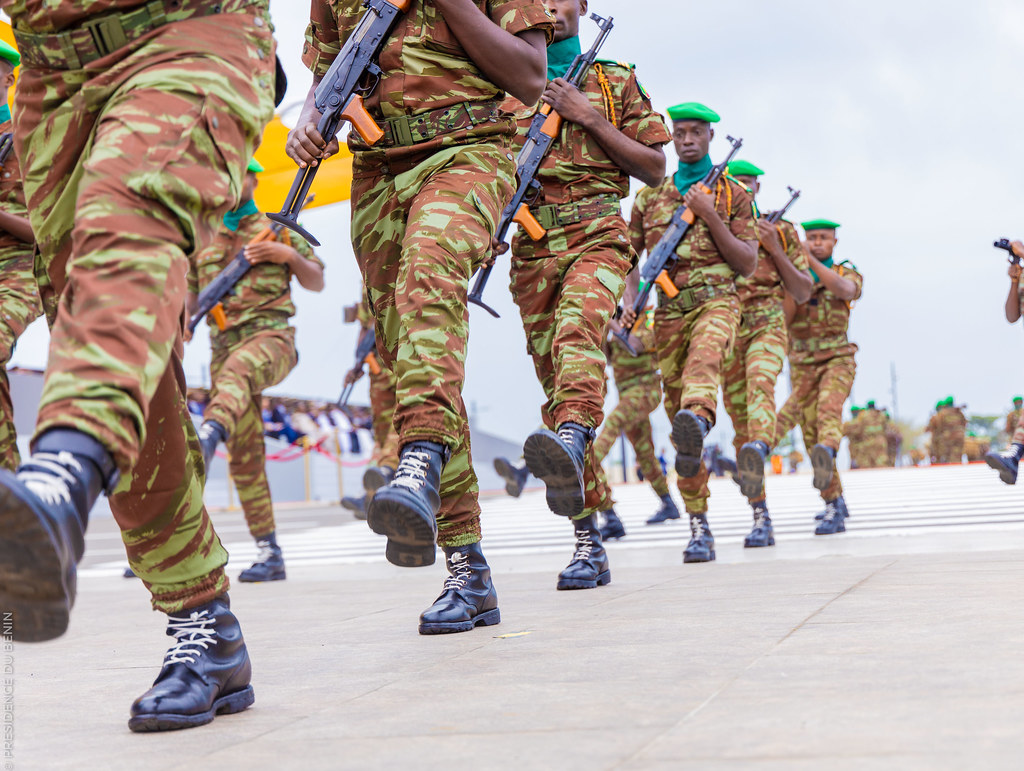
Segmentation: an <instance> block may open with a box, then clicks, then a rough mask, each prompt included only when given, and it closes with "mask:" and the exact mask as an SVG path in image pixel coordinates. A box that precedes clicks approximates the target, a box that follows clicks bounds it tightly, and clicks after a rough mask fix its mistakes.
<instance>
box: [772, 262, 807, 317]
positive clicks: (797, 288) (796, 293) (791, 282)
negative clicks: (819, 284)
mask: <svg viewBox="0 0 1024 771" xmlns="http://www.w3.org/2000/svg"><path fill="white" fill-rule="evenodd" d="M769 254H771V256H772V259H773V260H774V261H775V267H776V268H778V270H779V275H780V276H781V277H782V284H783V286H785V287H786V291H787V292H789V293H790V294H791V295H792V296H793V299H794V300H795V301H796V302H797V303H800V304H803V303H805V302H807V301H808V300H810V299H811V293H812V292H814V279H812V278H811V277H810V275H808V274H807V273H805V272H804V271H802V270H799V269H798V268H797V267H796V265H794V264H793V263H792V261H791V260H790V259H789V255H788V254H786V253H785V252H784V251H783V250H782V249H777V250H772V251H770V252H769Z"/></svg>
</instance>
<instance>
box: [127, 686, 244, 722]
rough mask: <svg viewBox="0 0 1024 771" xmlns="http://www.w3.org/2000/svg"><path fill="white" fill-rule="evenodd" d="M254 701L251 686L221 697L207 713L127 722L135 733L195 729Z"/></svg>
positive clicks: (138, 717) (136, 718)
mask: <svg viewBox="0 0 1024 771" xmlns="http://www.w3.org/2000/svg"><path fill="white" fill-rule="evenodd" d="M254 701H256V695H255V694H254V693H253V690H252V686H251V685H247V686H246V687H245V688H243V689H242V690H241V691H235V692H234V693H229V694H228V695H227V696H221V697H220V698H219V699H217V700H216V701H215V702H214V703H213V707H212V708H211V709H210V710H209V711H208V712H201V713H199V714H198V715H175V714H160V713H150V714H143V715H134V716H133V717H132V718H131V719H129V720H128V727H129V728H130V729H131V730H132V731H134V732H135V733H150V732H152V731H177V730H180V729H182V728H195V727H196V726H201V725H206V724H207V723H212V722H213V719H214V718H215V717H216V716H217V715H232V714H234V713H236V712H242V711H243V710H246V709H248V708H249V707H251V706H252V704H253V702H254Z"/></svg>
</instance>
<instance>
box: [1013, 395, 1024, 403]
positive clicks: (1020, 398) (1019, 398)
mask: <svg viewBox="0 0 1024 771" xmlns="http://www.w3.org/2000/svg"><path fill="white" fill-rule="evenodd" d="M1017 402H1024V396H1014V397H1013V403H1014V404H1016V403H1017Z"/></svg>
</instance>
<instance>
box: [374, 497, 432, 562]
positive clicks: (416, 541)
mask: <svg viewBox="0 0 1024 771" xmlns="http://www.w3.org/2000/svg"><path fill="white" fill-rule="evenodd" d="M366 514H367V516H366V524H368V525H369V526H370V529H371V530H372V531H373V532H375V533H377V534H378V535H384V536H387V539H388V545H387V548H386V549H385V550H384V556H385V557H386V558H387V561H388V562H390V563H391V564H392V565H398V567H402V568H421V567H426V566H428V565H433V564H434V560H435V558H436V556H437V546H436V545H435V543H434V541H435V540H436V538H437V534H436V531H435V530H434V528H433V527H432V525H433V517H431V521H430V522H428V521H427V520H426V519H424V518H423V516H421V515H420V513H419V512H418V511H417V510H416V509H414V508H413V507H412V506H410V505H409V504H407V503H405V502H404V501H401V500H395V499H393V498H387V497H383V496H382V495H375V496H373V500H372V501H371V502H370V506H369V510H368V511H367V512H366Z"/></svg>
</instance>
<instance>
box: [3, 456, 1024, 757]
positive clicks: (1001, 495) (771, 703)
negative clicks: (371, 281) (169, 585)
mask: <svg viewBox="0 0 1024 771" xmlns="http://www.w3.org/2000/svg"><path fill="white" fill-rule="evenodd" d="M986 471H987V470H985V469H977V468H971V469H966V468H965V469H931V470H927V471H916V470H909V471H906V472H898V473H893V472H888V476H886V475H885V473H882V472H877V473H875V474H869V473H867V472H865V473H863V474H857V475H853V474H851V475H850V478H849V482H848V488H849V498H850V500H851V508H853V509H854V512H853V513H854V516H853V519H852V521H851V522H850V532H848V533H847V534H845V535H841V536H837V537H834V538H827V539H825V538H814V537H813V536H811V535H809V527H810V516H811V515H812V514H813V511H814V507H815V502H814V499H813V496H812V495H810V494H805V493H806V489H805V488H806V485H807V481H808V480H807V478H806V477H803V478H790V479H786V480H772V488H771V490H772V492H773V499H774V500H776V501H777V509H778V510H779V512H780V518H781V519H782V520H784V521H785V522H786V524H785V526H784V527H783V528H782V530H784V531H786V535H785V537H780V539H779V546H778V547H776V548H775V549H774V550H770V551H769V550H766V551H756V552H751V551H749V550H748V551H745V550H743V549H742V548H741V546H740V537H739V535H733V534H731V531H732V530H735V531H736V532H737V533H741V531H742V530H743V527H744V526H743V525H742V523H741V521H740V519H736V520H735V523H734V522H733V519H732V518H733V517H739V516H740V514H741V513H742V505H737V504H736V501H735V500H733V498H735V497H736V496H735V493H734V492H732V491H731V490H730V489H729V487H728V486H727V484H726V483H725V482H724V481H720V482H719V483H718V484H716V486H715V489H714V494H715V496H716V498H715V500H716V502H717V508H716V507H715V506H716V504H713V509H712V520H711V521H712V526H713V527H714V526H715V524H716V515H717V516H718V521H720V522H721V528H720V529H721V530H723V531H724V532H726V533H730V534H725V535H724V537H722V538H721V546H720V553H719V560H718V562H717V563H714V564H709V565H686V566H684V565H682V564H681V561H680V549H681V544H682V543H683V541H684V534H683V533H682V532H680V530H681V528H676V529H675V530H673V527H674V525H669V526H667V527H666V528H664V529H663V530H657V529H655V528H646V529H645V528H643V525H642V524H641V523H642V520H643V518H644V517H645V516H646V515H647V513H648V511H649V510H650V508H651V501H650V493H649V492H648V491H646V490H644V489H643V488H642V487H630V488H623V489H621V490H619V491H618V492H619V498H620V499H621V500H622V502H623V503H622V505H621V506H620V508H621V512H620V513H621V514H622V515H623V517H624V519H626V521H627V525H628V526H630V529H631V531H632V534H631V535H630V537H629V538H627V539H626V540H625V541H623V542H622V543H616V544H612V547H611V548H612V560H613V561H612V574H613V582H612V584H611V585H610V586H607V587H603V588H600V589H597V590H592V591H583V592H556V591H554V582H555V575H556V574H557V572H558V570H559V569H560V568H561V567H562V566H563V565H564V564H565V562H566V561H567V559H568V556H569V553H570V551H571V548H570V545H569V542H568V540H567V538H561V543H558V541H559V536H558V529H560V528H564V527H565V525H564V523H562V522H560V521H558V520H556V519H555V518H553V517H551V515H544V514H543V512H540V511H538V510H537V509H538V506H537V501H536V499H534V498H530V497H524V498H523V499H521V500H520V501H518V502H510V501H507V500H506V499H494V500H491V501H488V502H487V504H486V505H485V531H487V530H490V531H492V534H493V536H494V537H493V538H492V540H493V542H494V547H493V548H489V551H488V553H489V554H491V555H492V556H491V562H492V564H493V567H494V571H495V577H496V581H497V586H498V590H499V594H500V597H501V610H502V616H503V622H502V624H501V625H500V626H497V627H490V628H486V629H478V630H476V631H474V632H472V633H467V634H460V635H451V636H443V637H420V636H419V635H417V634H416V620H417V616H418V614H419V612H420V611H421V610H423V609H424V608H425V607H426V606H427V605H428V604H429V603H430V601H431V600H432V599H433V597H434V596H435V595H436V593H437V591H438V589H439V588H440V583H441V581H442V567H441V566H440V565H435V566H433V567H432V568H427V569H423V570H402V569H399V568H394V567H392V566H390V565H388V564H387V563H385V562H383V560H382V559H380V557H379V553H378V555H377V556H373V555H370V554H368V553H364V551H363V548H362V546H360V545H359V543H361V539H362V538H363V536H364V528H365V526H364V525H362V524H360V523H353V522H351V521H350V520H348V519H347V517H346V516H345V515H343V514H341V513H339V511H337V510H333V509H326V510H325V509H320V510H305V511H289V512H287V513H282V517H281V520H282V521H281V532H282V540H283V542H284V544H285V549H286V555H288V554H292V557H291V558H290V559H289V580H288V581H286V582H281V583H276V584H269V585H261V586H251V585H250V586H245V585H239V586H236V587H235V588H234V589H233V591H232V601H233V607H234V608H235V610H236V612H237V613H238V615H239V617H240V618H241V620H242V623H243V627H244V629H245V633H246V638H247V640H248V644H249V647H250V651H251V654H252V658H253V663H254V669H255V676H254V686H255V689H256V696H257V699H256V704H255V706H254V707H253V708H252V709H250V710H249V711H247V712H246V713H244V714H241V715H235V716H225V717H221V718H218V719H217V720H216V721H215V722H214V723H213V725H211V726H207V727H204V728H200V729H194V730H191V731H188V732H179V733H172V734H165V735H143V736H137V735H133V734H131V733H130V732H129V731H128V730H127V727H126V721H127V714H128V706H129V705H130V703H131V701H132V700H133V699H134V698H135V697H136V696H137V695H139V694H140V693H141V692H142V691H144V690H145V689H146V687H148V685H149V683H150V682H151V680H152V679H153V677H154V676H155V674H156V672H157V669H158V665H159V661H160V659H161V657H162V654H163V651H164V649H165V648H166V639H167V638H165V637H163V635H162V631H163V621H162V617H161V616H159V615H157V614H155V613H152V612H150V611H148V609H147V603H146V593H145V590H144V588H143V587H142V586H141V584H140V583H139V582H138V581H126V580H124V579H121V578H119V577H117V576H115V575H113V573H114V571H115V570H116V568H115V567H114V566H115V565H116V564H117V553H116V546H117V544H116V541H115V540H113V537H112V536H113V535H114V534H113V533H112V530H111V523H110V522H109V521H105V520H100V521H97V522H96V523H95V527H94V528H93V530H92V531H91V533H90V545H89V550H90V557H89V563H88V566H87V567H86V568H85V569H84V570H83V577H82V581H81V586H80V594H79V601H78V605H77V606H76V609H75V615H74V617H73V619H72V626H71V629H70V631H69V633H68V634H67V635H66V636H65V637H64V638H62V639H61V640H58V641H55V642H52V643H47V644H42V645H25V644H19V645H16V647H15V650H14V652H13V667H14V670H15V690H14V694H13V704H14V716H15V722H14V731H15V735H14V764H15V765H14V767H15V768H19V769H20V768H24V769H34V768H68V769H71V768H75V769H80V768H85V769H91V768H105V769H106V768H110V769H140V768H145V769H185V768H196V767H201V768H211V769H213V768H221V769H235V768H245V769H263V768H267V769H279V768H280V769H291V768H295V769H319V768H353V769H362V768H395V767H409V768H454V767H461V768H469V769H478V768H480V769H486V768H502V769H504V768H559V769H576V768H580V769H606V768H621V769H640V768H645V769H646V768H680V767H690V768H701V769H704V768H710V769H717V768H730V769H731V768H747V767H756V768H766V769H770V768H779V769H804V768H806V769H818V768H839V769H844V768H899V769H908V768H926V769H933V768H1014V769H1016V768H1019V767H1020V764H1021V760H1020V758H1021V755H1022V751H1024V738H1022V736H1024V732H1022V730H1021V726H1022V725H1024V658H1022V656H1021V651H1022V650H1024V613H1022V611H1024V525H1022V524H1021V522H1022V520H1024V516H1020V515H1017V516H1014V514H1013V510H1015V509H1016V501H1017V500H1019V494H1020V491H1017V490H1016V489H1014V488H1005V487H1004V486H1002V485H1000V484H999V483H998V482H997V481H995V480H994V479H993V478H992V477H991V476H990V473H986ZM887 485H888V486H889V491H890V494H889V497H888V498H887V500H889V503H888V507H889V510H891V511H890V512H889V513H884V512H879V511H876V510H875V509H873V508H872V507H873V506H874V504H872V500H874V499H873V498H872V495H873V493H871V492H870V491H872V490H875V489H876V488H879V487H885V486H887ZM971 490H973V491H974V492H973V498H972V493H971ZM894 496H895V497H894ZM971 500H976V501H980V502H981V503H979V504H972V503H971ZM855 501H856V502H857V505H859V508H856V506H855V504H854V502H855ZM922 501H933V503H931V504H928V506H924V504H922V503H921V502H922ZM915 507H916V508H915ZM922 507H924V509H927V510H926V511H925V510H922ZM945 510H948V513H949V515H950V516H951V517H952V516H954V515H955V516H957V517H959V519H956V520H955V521H951V522H950V523H947V524H935V523H931V524H929V523H928V522H927V521H926V520H928V513H927V512H928V511H931V512H932V515H934V517H938V514H937V512H939V511H945ZM517 513H518V515H519V517H520V519H512V518H514V517H515V516H516V515H517ZM901 516H903V517H904V518H905V521H904V522H903V523H902V524H903V526H902V527H899V526H896V525H893V526H886V522H885V521H883V520H886V519H891V518H893V517H896V518H899V517H901ZM239 517H240V515H238V514H232V513H228V514H225V515H218V517H217V519H218V523H219V528H220V529H221V530H222V531H224V539H225V541H227V542H229V543H235V542H237V543H238V549H241V548H242V545H244V541H243V540H241V539H242V538H243V535H242V534H241V533H240V532H237V531H231V530H230V528H232V527H235V528H237V527H238V526H239V525H240V522H239ZM520 520H521V521H520ZM534 522H537V523H541V522H543V523H544V524H545V526H548V525H551V527H553V528H554V529H553V530H552V531H551V532H550V533H545V534H543V536H536V537H538V538H541V541H540V542H538V543H536V544H534V545H532V546H529V548H523V545H522V543H520V545H519V546H517V545H516V541H517V538H516V536H515V533H516V532H518V533H519V536H518V540H519V541H520V542H524V543H527V544H528V543H529V537H530V531H531V530H533V529H535V528H534V526H533V524H532V523H534ZM890 524H891V523H890ZM896 524H897V525H898V524H900V523H899V521H898V520H897V521H896ZM537 526H538V527H539V524H538V525H537ZM659 533H660V535H659ZM310 534H312V536H310ZM346 534H348V535H347V536H346V538H351V539H353V540H355V541H356V542H357V545H356V546H355V547H353V548H352V549H351V550H349V551H344V550H341V551H339V550H338V549H340V547H337V546H331V545H329V546H328V547H327V548H324V549H322V550H321V552H319V553H318V552H313V551H309V552H308V553H307V552H306V551H305V550H309V549H310V548H311V547H310V546H309V545H308V543H307V541H306V540H304V539H307V538H312V539H313V540H321V541H323V540H325V539H327V537H328V536H334V537H339V538H340V536H343V535H346ZM566 535H568V533H567V532H566ZM328 540H329V539H328ZM342 540H344V539H342ZM485 543H486V541H485ZM378 546H379V542H378ZM232 548H235V547H234V546H233V547H232ZM111 552H113V553H111ZM247 558H248V557H246V559H247ZM242 562H244V560H238V561H233V565H232V571H233V572H234V571H235V569H236V568H237V567H239V566H240V563H242Z"/></svg>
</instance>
